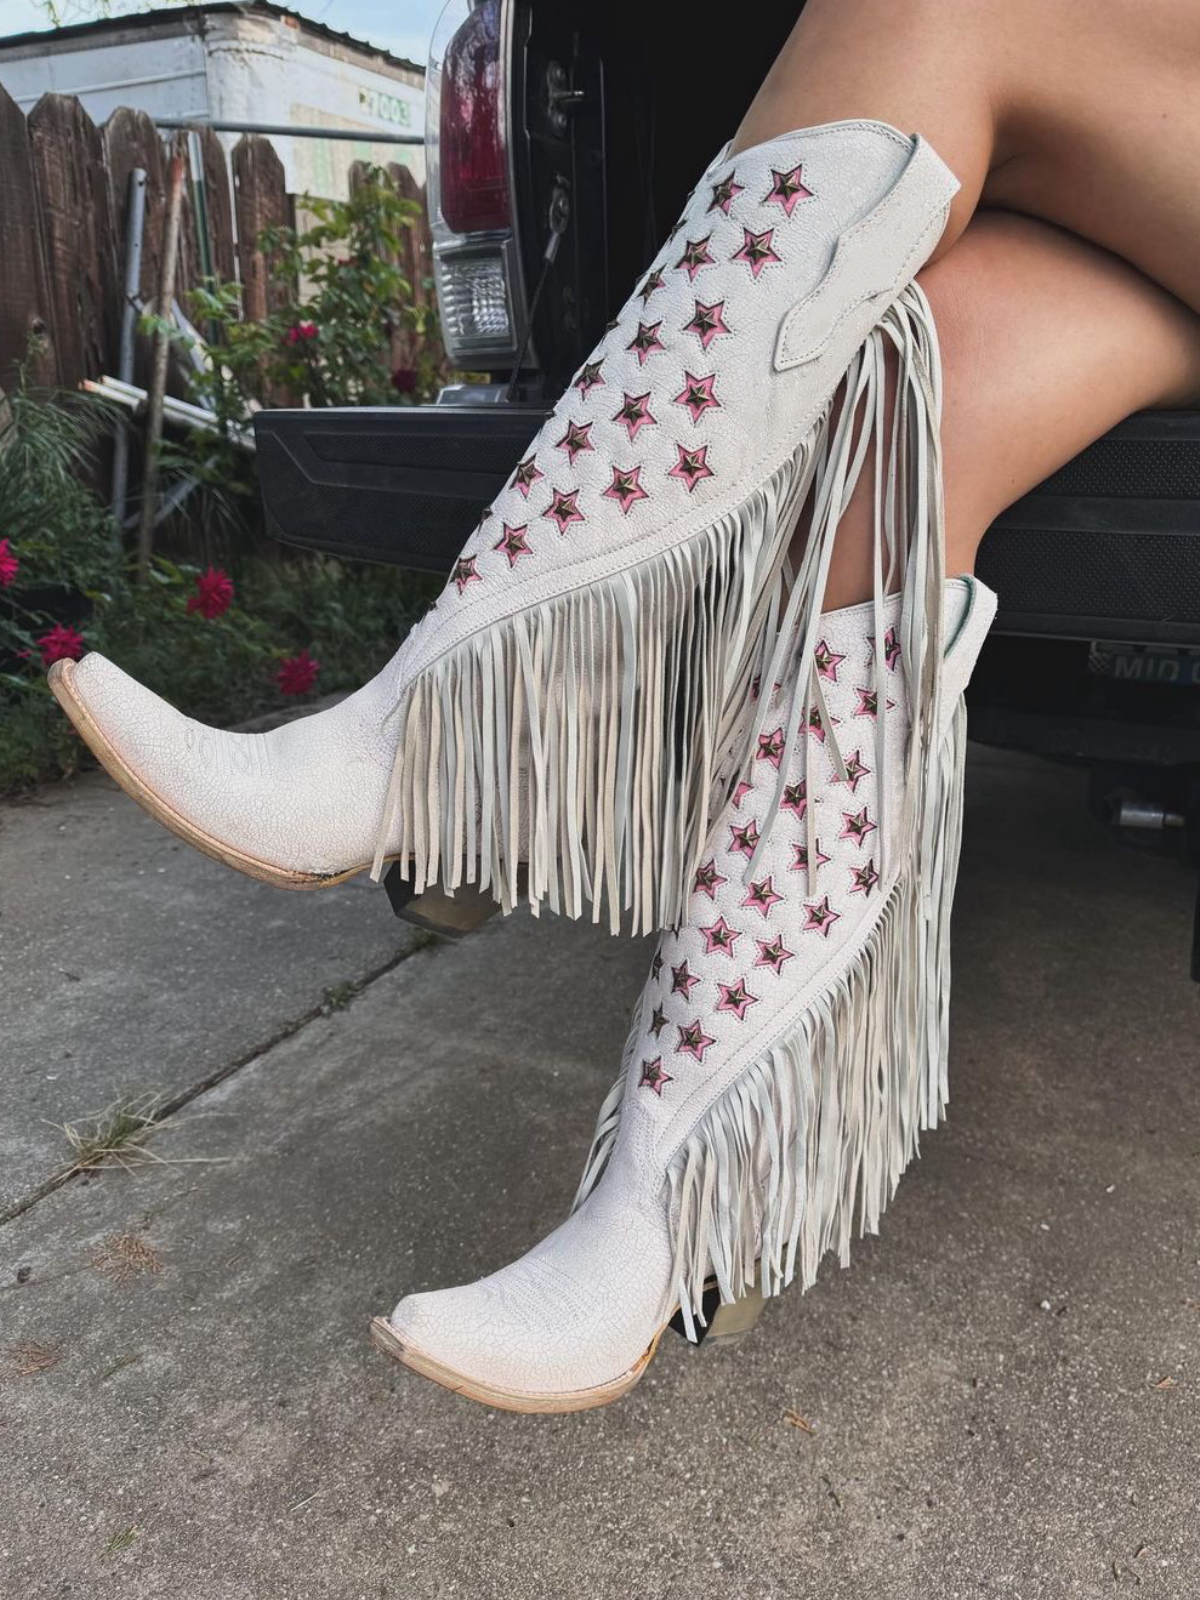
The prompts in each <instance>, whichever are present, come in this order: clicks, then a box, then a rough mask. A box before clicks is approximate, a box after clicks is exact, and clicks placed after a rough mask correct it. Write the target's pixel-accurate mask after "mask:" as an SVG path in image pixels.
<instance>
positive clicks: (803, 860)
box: [788, 839, 830, 872]
mask: <svg viewBox="0 0 1200 1600" xmlns="http://www.w3.org/2000/svg"><path fill="white" fill-rule="evenodd" d="M829 859H830V858H829V857H828V856H827V855H826V854H825V852H824V850H822V849H821V841H820V839H818V840H817V866H818V867H823V866H824V865H825V863H826V862H827V861H828V860H829ZM788 871H789V872H807V871H808V845H807V844H793V845H792V864H791V866H790V867H789V868H788Z"/></svg>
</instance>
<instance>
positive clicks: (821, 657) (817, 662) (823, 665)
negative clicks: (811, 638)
mask: <svg viewBox="0 0 1200 1600" xmlns="http://www.w3.org/2000/svg"><path fill="white" fill-rule="evenodd" d="M845 659H846V657H845V656H844V655H838V653H837V651H836V650H831V649H830V648H829V646H828V645H827V644H826V643H825V641H824V639H818V640H817V648H816V649H815V650H814V651H813V665H814V666H815V667H816V669H817V672H818V673H819V675H820V676H821V677H822V678H827V679H828V680H829V682H830V683H836V682H837V681H838V675H837V674H838V668H839V667H840V666H841V664H842V662H843V661H845Z"/></svg>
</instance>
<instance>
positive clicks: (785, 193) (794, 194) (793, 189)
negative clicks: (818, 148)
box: [763, 162, 813, 217]
mask: <svg viewBox="0 0 1200 1600" xmlns="http://www.w3.org/2000/svg"><path fill="white" fill-rule="evenodd" d="M771 176H772V177H773V178H774V179H775V182H774V183H773V184H772V185H771V189H770V192H769V193H768V194H767V196H766V197H765V200H764V202H763V203H764V204H767V205H769V204H770V202H771V201H772V200H773V201H775V203H776V204H777V205H781V206H782V207H783V214H784V216H785V217H790V216H791V214H792V212H793V211H794V210H795V209H796V206H797V205H798V204H799V202H800V201H801V200H811V199H812V197H813V192H812V190H811V189H810V188H809V187H808V186H807V185H806V184H805V182H804V163H803V162H801V163H800V164H799V165H798V166H795V167H793V168H792V169H791V171H790V172H777V171H776V170H775V168H774V167H772V168H771Z"/></svg>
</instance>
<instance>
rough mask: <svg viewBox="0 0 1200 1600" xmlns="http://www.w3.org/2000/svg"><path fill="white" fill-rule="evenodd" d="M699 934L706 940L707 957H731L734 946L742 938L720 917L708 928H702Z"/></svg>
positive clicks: (705, 950)
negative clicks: (717, 955) (715, 955)
mask: <svg viewBox="0 0 1200 1600" xmlns="http://www.w3.org/2000/svg"><path fill="white" fill-rule="evenodd" d="M699 932H700V934H701V936H702V937H703V939H704V954H705V955H706V956H711V955H714V954H719V955H723V956H731V955H732V954H733V947H734V945H735V944H736V943H737V942H738V940H739V939H740V938H741V937H742V936H741V934H740V933H739V932H738V931H737V929H736V928H731V927H730V926H729V924H728V923H727V922H726V921H725V918H724V917H718V918H717V920H716V921H715V922H712V923H709V925H708V927H707V928H704V927H702V928H700V929H699Z"/></svg>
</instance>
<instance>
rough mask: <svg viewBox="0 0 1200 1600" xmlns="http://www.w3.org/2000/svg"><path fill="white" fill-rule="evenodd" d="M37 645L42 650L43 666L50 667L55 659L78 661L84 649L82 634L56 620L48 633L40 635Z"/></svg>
mask: <svg viewBox="0 0 1200 1600" xmlns="http://www.w3.org/2000/svg"><path fill="white" fill-rule="evenodd" d="M37 647H38V649H39V650H40V651H41V652H42V665H43V666H44V667H52V666H53V665H54V663H55V662H56V661H78V660H79V658H80V656H81V655H82V654H83V652H84V649H85V646H84V642H83V635H82V634H81V633H76V632H75V629H74V628H71V627H67V626H66V625H65V624H64V623H61V622H56V623H55V624H54V626H53V627H52V628H51V629H50V631H49V633H44V634H43V635H42V637H41V638H40V639H39V640H38V641H37Z"/></svg>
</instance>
